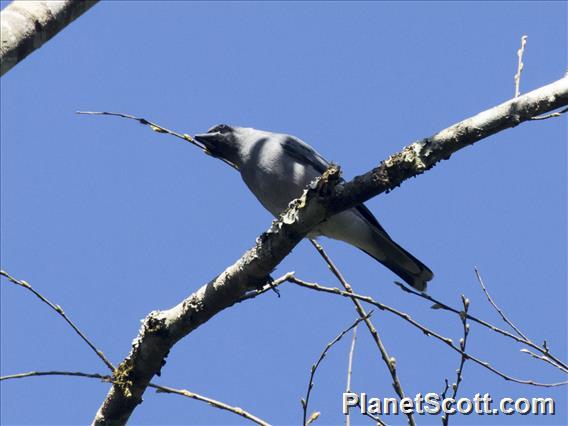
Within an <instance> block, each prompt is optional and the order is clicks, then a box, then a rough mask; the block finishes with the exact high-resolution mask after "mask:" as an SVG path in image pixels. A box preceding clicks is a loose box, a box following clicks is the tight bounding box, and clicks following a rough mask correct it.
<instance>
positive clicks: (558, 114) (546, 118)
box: [531, 108, 568, 120]
mask: <svg viewBox="0 0 568 426" xmlns="http://www.w3.org/2000/svg"><path fill="white" fill-rule="evenodd" d="M567 111H568V108H564V109H561V110H560V111H558V112H551V113H550V114H545V115H538V116H536V117H532V118H531V120H548V119H549V118H554V117H560V116H561V115H562V114H564V113H565V112H567Z"/></svg>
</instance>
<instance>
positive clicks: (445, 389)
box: [440, 379, 450, 400]
mask: <svg viewBox="0 0 568 426" xmlns="http://www.w3.org/2000/svg"><path fill="white" fill-rule="evenodd" d="M444 384H445V385H444V390H443V391H442V393H441V394H440V395H441V399H442V400H444V399H446V393H447V392H448V389H449V388H450V383H449V382H448V379H444Z"/></svg>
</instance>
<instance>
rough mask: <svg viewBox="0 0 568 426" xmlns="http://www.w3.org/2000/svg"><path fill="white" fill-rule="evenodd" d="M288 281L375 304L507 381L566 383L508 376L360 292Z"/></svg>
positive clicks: (545, 384) (447, 338)
mask: <svg viewBox="0 0 568 426" xmlns="http://www.w3.org/2000/svg"><path fill="white" fill-rule="evenodd" d="M289 281H290V282H293V283H295V284H297V285H299V286H300V287H305V288H309V289H311V290H316V291H322V292H325V293H330V294H335V295H339V296H343V297H348V298H350V299H357V300H361V301H363V302H365V303H369V304H371V305H373V306H376V307H377V308H379V309H380V310H382V311H387V312H390V313H392V314H394V315H396V316H397V317H399V318H402V319H403V320H404V321H406V322H408V323H410V324H412V325H413V326H414V327H416V328H417V329H419V330H420V331H422V333H424V334H425V335H426V336H429V337H434V338H435V339H436V340H439V341H440V342H443V343H445V344H446V345H447V346H449V347H450V348H451V349H453V350H454V351H456V352H458V353H459V354H460V355H464V356H466V357H467V359H470V360H471V361H473V362H475V363H476V364H479V365H481V366H482V367H484V368H486V369H487V370H489V371H491V372H493V373H495V374H496V375H498V376H499V377H501V378H503V379H505V380H507V381H511V382H515V383H519V384H523V385H532V386H539V387H547V388H550V387H556V386H563V385H567V384H568V381H564V382H556V383H540V382H535V381H533V380H523V379H517V378H515V377H512V376H509V375H507V374H505V373H502V372H501V371H499V370H497V369H496V368H494V367H492V366H491V364H489V362H487V361H483V360H481V359H478V358H476V357H475V356H473V355H471V354H469V353H466V352H464V351H462V350H461V349H460V348H459V347H458V346H456V345H454V342H453V340H452V339H450V338H449V337H444V336H442V335H440V334H439V333H437V332H435V331H433V330H432V329H429V328H428V327H426V326H424V325H422V324H420V323H419V322H418V321H416V320H415V319H413V318H412V317H411V316H410V315H409V314H407V313H404V312H400V311H398V310H397V309H395V308H392V307H390V306H388V305H385V304H383V303H380V302H377V301H376V300H374V299H373V298H372V297H370V296H363V295H360V294H357V293H350V292H347V291H343V290H340V289H339V288H336V287H325V286H322V285H320V284H316V283H310V282H307V281H303V280H301V279H299V278H296V277H291V278H290V279H289ZM466 317H467V318H468V319H470V318H471V317H470V316H469V315H466Z"/></svg>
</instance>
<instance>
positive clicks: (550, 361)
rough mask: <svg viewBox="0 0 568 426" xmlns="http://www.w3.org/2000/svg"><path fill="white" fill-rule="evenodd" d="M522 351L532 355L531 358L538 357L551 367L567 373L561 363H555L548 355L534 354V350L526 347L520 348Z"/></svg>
mask: <svg viewBox="0 0 568 426" xmlns="http://www.w3.org/2000/svg"><path fill="white" fill-rule="evenodd" d="M521 352H522V353H525V354H528V355H530V356H532V357H533V358H536V359H539V360H541V361H544V362H547V363H549V364H550V365H552V366H553V367H556V368H558V369H559V370H562V371H564V372H565V373H568V370H567V369H566V368H564V367H562V366H561V365H558V364H556V363H555V362H554V361H553V360H551V359H550V358H549V357H547V356H546V355H539V354H535V353H534V352H531V351H529V350H528V349H526V348H523V349H521Z"/></svg>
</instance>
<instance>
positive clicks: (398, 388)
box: [310, 239, 416, 426]
mask: <svg viewBox="0 0 568 426" xmlns="http://www.w3.org/2000/svg"><path fill="white" fill-rule="evenodd" d="M310 242H311V243H312V245H313V246H314V247H315V249H316V250H317V252H318V253H319V254H320V256H321V257H322V258H323V259H324V260H325V262H326V263H327V265H328V266H329V269H330V270H331V272H332V273H333V275H335V276H336V277H337V279H338V280H339V282H340V283H341V285H342V286H343V288H344V289H345V292H346V294H347V297H349V294H354V293H353V289H352V288H351V285H350V284H349V283H348V282H347V281H346V280H345V278H343V275H342V274H341V272H340V271H339V269H337V267H336V266H335V264H334V263H333V261H332V260H331V258H330V257H329V256H328V255H327V253H326V252H325V250H324V249H323V247H322V246H321V245H320V244H319V243H318V242H317V241H315V240H314V239H310ZM351 301H352V302H353V304H354V305H355V309H356V310H357V313H358V314H359V316H360V317H361V318H364V317H365V315H366V314H365V309H364V308H363V306H362V305H361V303H360V302H359V300H357V298H355V297H351ZM364 321H365V325H366V326H367V328H368V329H369V332H370V333H371V336H372V337H373V340H374V341H375V343H376V344H377V347H378V348H379V352H380V353H381V358H382V359H383V361H384V363H385V364H386V366H387V368H388V370H389V373H390V375H391V377H392V381H393V382H392V386H393V388H394V391H395V392H396V394H397V395H398V396H399V398H400V399H401V400H402V399H404V398H405V395H404V390H403V389H402V385H401V384H400V380H399V378H398V374H397V372H396V358H395V357H391V356H389V354H388V352H387V349H386V347H385V345H384V344H383V342H382V340H381V338H380V336H379V333H378V332H377V329H376V328H375V326H374V325H373V323H372V322H371V320H369V319H368V318H365V320H364ZM406 417H407V418H408V424H409V426H415V424H416V423H415V422H414V415H413V414H412V412H410V411H409V412H408V413H406Z"/></svg>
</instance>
